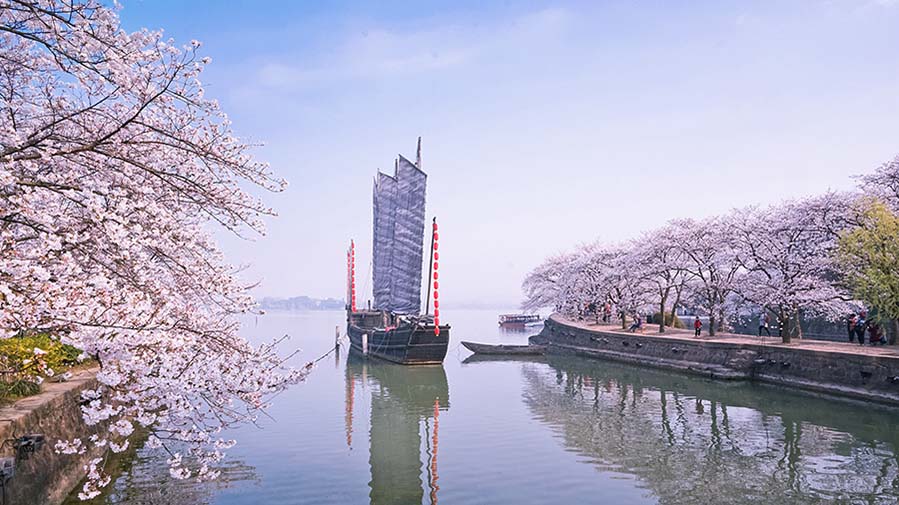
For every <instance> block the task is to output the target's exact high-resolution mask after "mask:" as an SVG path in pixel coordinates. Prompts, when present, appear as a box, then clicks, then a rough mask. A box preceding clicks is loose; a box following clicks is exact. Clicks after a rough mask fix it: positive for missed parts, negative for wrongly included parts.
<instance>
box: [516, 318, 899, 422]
mask: <svg viewBox="0 0 899 505" xmlns="http://www.w3.org/2000/svg"><path fill="white" fill-rule="evenodd" d="M532 339H533V340H534V341H535V342H537V343H546V344H547V345H548V349H549V352H558V353H567V354H577V355H581V356H586V357H591V358H598V359H608V360H614V361H621V362H625V363H631V364H636V365H643V366H652V367H656V368H664V369H669V370H677V371H681V372H686V373H691V374H697V375H703V376H706V377H711V378H715V379H726V380H759V381H764V382H770V383H774V384H781V385H785V386H791V387H799V388H803V389H807V390H813V391H817V392H822V393H829V394H837V395H842V396H850V397H854V398H859V399H864V400H873V401H879V402H883V403H889V404H894V405H899V357H885V356H871V355H864V354H853V353H849V352H831V351H820V350H812V349H803V348H802V347H801V345H799V346H797V345H793V346H782V345H771V344H747V343H728V342H720V341H718V342H708V341H703V340H694V339H690V338H684V337H668V336H650V335H643V334H630V333H619V332H614V331H607V330H606V331H604V330H594V329H587V328H581V327H578V326H574V325H568V324H565V323H564V322H563V321H560V320H558V319H557V318H555V317H550V318H549V319H547V321H546V323H545V325H544V327H543V331H542V332H541V333H540V335H538V336H536V337H532Z"/></svg>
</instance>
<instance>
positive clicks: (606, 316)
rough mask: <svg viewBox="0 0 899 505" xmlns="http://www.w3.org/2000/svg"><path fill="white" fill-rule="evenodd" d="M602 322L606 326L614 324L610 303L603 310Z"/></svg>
mask: <svg viewBox="0 0 899 505" xmlns="http://www.w3.org/2000/svg"><path fill="white" fill-rule="evenodd" d="M602 321H603V322H604V323H606V324H608V323H611V322H612V304H611V303H609V302H606V304H605V306H604V307H603V309H602Z"/></svg>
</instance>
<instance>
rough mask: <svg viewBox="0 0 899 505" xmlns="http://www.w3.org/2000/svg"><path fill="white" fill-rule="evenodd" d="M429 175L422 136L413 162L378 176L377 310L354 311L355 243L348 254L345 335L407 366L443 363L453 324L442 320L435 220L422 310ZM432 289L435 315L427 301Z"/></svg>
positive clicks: (357, 345) (375, 205) (355, 344)
mask: <svg viewBox="0 0 899 505" xmlns="http://www.w3.org/2000/svg"><path fill="white" fill-rule="evenodd" d="M427 178H428V176H427V174H425V173H424V172H423V171H422V170H421V138H419V139H418V150H417V155H416V160H415V163H412V162H411V161H409V160H407V159H406V158H404V157H403V156H399V158H398V160H397V161H396V165H395V168H394V174H393V175H392V176H391V175H387V174H384V173H381V172H378V174H377V175H376V176H375V180H374V191H373V208H374V223H373V225H374V233H373V238H374V240H373V247H372V249H373V250H372V267H373V268H372V277H373V288H372V291H373V294H374V308H373V309H368V310H356V301H355V297H356V294H355V246H354V245H353V244H352V243H351V245H350V251H348V253H347V272H348V275H347V277H348V279H347V280H348V282H347V300H348V304H347V334H348V335H349V337H350V345H351V346H352V347H353V348H354V349H356V350H357V351H361V352H362V353H363V354H366V355H371V356H375V357H378V358H382V359H386V360H389V361H394V362H396V363H402V364H404V365H415V364H433V363H441V362H443V358H444V357H445V356H446V348H447V345H448V343H449V330H450V327H449V325H446V324H444V325H441V324H440V319H439V315H440V309H439V300H438V293H437V287H438V285H437V275H438V272H437V267H438V262H437V259H438V252H437V222H436V219H435V221H434V224H433V234H432V237H431V254H430V256H429V264H430V270H431V272H429V275H428V300H427V301H426V302H425V313H424V315H422V314H420V306H421V273H422V255H423V252H424V251H423V239H424V231H425V230H424V228H425V188H426V185H427ZM432 282H433V288H434V314H433V315H430V314H428V308H427V305H428V304H429V302H430V298H431V296H430V295H431V286H432V284H431V283H432Z"/></svg>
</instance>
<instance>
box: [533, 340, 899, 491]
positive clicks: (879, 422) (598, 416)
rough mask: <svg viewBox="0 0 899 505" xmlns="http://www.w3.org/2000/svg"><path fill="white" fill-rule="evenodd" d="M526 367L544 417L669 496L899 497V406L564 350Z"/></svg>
mask: <svg viewBox="0 0 899 505" xmlns="http://www.w3.org/2000/svg"><path fill="white" fill-rule="evenodd" d="M547 362H548V364H549V367H545V366H542V365H536V364H523V365H522V368H521V370H522V375H523V378H524V384H525V393H524V402H525V404H526V405H527V407H528V408H529V409H530V410H531V413H532V415H533V416H534V418H535V419H536V420H538V421H540V422H541V423H544V424H546V425H547V426H549V427H550V428H552V429H553V431H554V432H556V433H558V434H559V437H560V440H561V442H562V443H563V444H564V445H565V446H566V447H567V448H569V449H570V450H572V451H573V452H576V453H579V454H581V455H583V456H584V457H585V458H586V460H587V461H589V462H591V463H592V464H593V465H595V466H596V467H597V469H598V470H599V471H602V472H612V473H618V474H627V475H632V476H635V477H637V478H638V480H639V482H640V483H641V484H640V485H641V486H643V487H645V488H646V489H647V490H648V491H649V492H651V493H652V495H654V496H655V497H656V498H657V499H658V502H659V503H664V504H695V503H741V504H742V503H767V504H780V503H783V504H787V503H789V504H796V503H833V502H836V503H872V504H874V503H876V504H880V503H884V504H886V503H897V501H899V457H897V454H899V453H897V449H899V430H896V428H895V426H896V424H895V423H896V419H897V413H896V411H895V410H890V409H880V408H878V407H875V406H872V405H870V404H853V403H843V402H835V401H832V400H825V399H819V398H815V397H809V396H806V395H799V394H796V393H791V392H788V391H786V390H782V389H775V388H771V387H765V386H753V385H747V384H732V385H726V384H722V383H720V382H711V381H707V380H702V379H695V378H690V377H685V376H679V375H674V374H668V373H661V372H656V371H652V370H648V369H640V368H630V367H627V366H619V365H615V364H612V363H607V362H594V361H588V360H583V359H577V358H565V357H559V356H549V357H547Z"/></svg>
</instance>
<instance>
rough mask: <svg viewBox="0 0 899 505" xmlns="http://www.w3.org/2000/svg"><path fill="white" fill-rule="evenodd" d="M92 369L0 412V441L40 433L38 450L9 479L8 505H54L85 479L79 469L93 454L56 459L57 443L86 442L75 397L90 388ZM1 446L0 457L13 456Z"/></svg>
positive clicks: (47, 385)
mask: <svg viewBox="0 0 899 505" xmlns="http://www.w3.org/2000/svg"><path fill="white" fill-rule="evenodd" d="M95 376H96V370H82V371H79V372H77V373H75V374H74V375H73V377H72V378H71V379H70V380H69V381H67V382H55V383H45V384H44V387H43V391H41V393H40V394H37V395H34V396H29V397H27V398H23V399H21V400H18V401H16V402H15V403H13V404H11V405H7V406H4V407H2V408H0V439H2V440H9V439H13V438H16V437H20V436H22V435H27V434H32V433H40V434H43V435H44V436H45V437H46V441H45V443H44V446H43V448H41V449H40V450H39V451H37V452H35V453H34V454H32V455H31V456H30V457H29V458H28V459H26V460H20V461H19V462H18V464H17V467H16V473H15V476H13V478H12V479H10V480H9V481H7V483H6V503H7V504H8V505H57V504H59V503H62V502H63V501H64V500H65V499H66V497H67V496H68V494H69V492H70V491H71V490H72V488H74V487H75V485H77V484H78V482H80V481H81V479H82V478H83V477H84V475H85V469H84V465H85V464H86V463H87V462H88V461H89V460H90V459H91V458H92V457H95V456H94V455H92V454H90V453H87V454H83V455H67V454H56V452H55V451H54V450H53V446H54V444H55V443H56V441H57V440H60V439H72V438H76V437H87V436H90V435H91V434H93V433H94V432H95V430H94V429H92V428H90V427H88V426H86V425H85V424H84V422H83V421H82V417H81V406H80V404H79V400H80V398H81V395H80V392H81V390H83V389H85V388H92V387H96V379H95ZM11 444H12V443H11V442H7V443H6V445H5V446H4V447H3V450H2V451H0V457H8V456H13V455H14V450H13V448H12V445H11Z"/></svg>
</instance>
